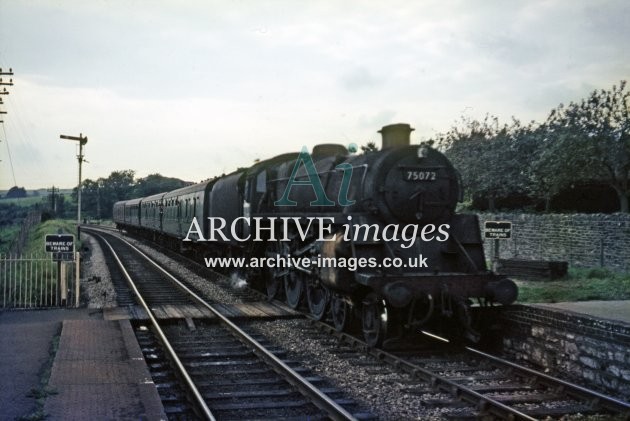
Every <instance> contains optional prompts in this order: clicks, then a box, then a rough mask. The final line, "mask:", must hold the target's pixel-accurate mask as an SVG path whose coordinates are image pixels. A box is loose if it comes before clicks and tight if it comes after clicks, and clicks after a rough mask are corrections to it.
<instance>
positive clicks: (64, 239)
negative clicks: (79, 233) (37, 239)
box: [45, 234, 74, 253]
mask: <svg viewBox="0 0 630 421" xmlns="http://www.w3.org/2000/svg"><path fill="white" fill-rule="evenodd" d="M45 245H46V253H73V252H74V235H72V234H46V239H45Z"/></svg>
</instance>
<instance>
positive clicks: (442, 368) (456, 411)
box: [184, 261, 630, 420]
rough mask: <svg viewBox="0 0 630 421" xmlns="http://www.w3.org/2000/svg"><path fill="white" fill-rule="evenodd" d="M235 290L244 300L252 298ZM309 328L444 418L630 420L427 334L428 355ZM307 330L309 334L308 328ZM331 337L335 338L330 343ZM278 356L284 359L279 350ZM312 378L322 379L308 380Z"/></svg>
mask: <svg viewBox="0 0 630 421" xmlns="http://www.w3.org/2000/svg"><path fill="white" fill-rule="evenodd" d="M191 264H192V265H195V264H196V263H194V262H192V263H191V262H190V261H189V262H188V263H187V266H190V265H191ZM204 269H205V268H204ZM225 285H228V283H225ZM238 291H239V294H241V295H243V294H244V295H246V296H248V297H249V298H248V299H251V296H252V294H253V295H255V294H256V292H243V291H242V290H238ZM295 322H296V323H300V321H295ZM310 329H311V330H312V331H313V332H312V333H311V334H312V335H314V336H317V335H320V334H322V333H323V334H324V335H323V336H322V340H321V342H322V347H329V348H330V352H332V353H335V354H336V355H340V356H341V357H342V358H344V359H347V360H362V362H361V363H360V364H362V365H370V364H373V367H375V368H373V370H375V372H378V370H379V369H378V368H377V367H379V366H381V365H383V364H384V365H386V366H387V367H389V369H390V370H391V371H393V372H400V373H406V374H407V375H408V376H409V378H410V380H409V381H407V382H406V383H407V384H406V387H405V389H404V392H405V393H409V394H411V395H414V396H417V399H419V400H420V401H421V403H422V405H423V406H424V407H435V408H449V411H448V412H445V413H444V414H443V417H444V418H454V419H478V418H480V417H482V418H483V417H489V418H493V417H494V418H499V419H523V420H532V419H544V418H546V417H552V418H557V417H561V416H564V415H570V414H582V415H584V414H617V415H618V416H619V417H620V419H624V418H625V419H628V418H630V404H629V403H628V402H624V401H621V400H619V399H614V398H611V397H608V396H605V395H602V394H600V393H598V392H596V391H592V390H589V389H587V388H584V387H581V386H578V385H574V384H571V383H568V382H565V381H563V380H560V379H557V378H553V377H550V376H548V375H546V374H544V373H541V372H539V371H535V370H532V369H529V368H526V367H523V366H520V365H517V364H514V363H512V362H510V361H507V360H503V359H500V358H498V357H496V356H493V355H489V354H486V353H483V352H481V351H479V350H476V349H473V348H462V347H455V346H452V345H450V344H446V343H445V342H443V341H444V340H443V339H441V338H437V337H435V336H433V335H430V334H428V335H426V337H427V338H429V337H432V338H433V339H431V340H432V341H435V342H434V343H433V345H432V346H431V347H430V348H431V350H430V351H413V350H411V351H409V350H399V351H392V352H385V351H383V350H379V349H371V348H368V347H367V346H366V344H365V343H364V342H363V341H361V340H359V339H357V338H355V337H353V336H350V335H347V334H345V333H339V332H336V331H335V330H334V328H332V327H331V326H330V325H328V324H326V323H321V322H317V321H311V322H310ZM305 330H309V326H308V324H306V325H305ZM331 337H332V338H335V339H334V340H333V341H330V338H331ZM259 339H260V341H264V340H265V339H264V338H263V337H261V338H259ZM184 342H185V341H184ZM276 352H278V355H281V356H284V355H283V353H282V351H276ZM366 356H370V357H371V358H372V362H367V363H366V362H365V358H366ZM311 380H312V381H313V382H318V381H319V380H320V379H318V378H316V377H312V378H311ZM279 393H280V392H279ZM605 416H606V415H605Z"/></svg>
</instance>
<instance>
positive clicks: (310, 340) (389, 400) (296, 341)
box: [82, 236, 602, 420]
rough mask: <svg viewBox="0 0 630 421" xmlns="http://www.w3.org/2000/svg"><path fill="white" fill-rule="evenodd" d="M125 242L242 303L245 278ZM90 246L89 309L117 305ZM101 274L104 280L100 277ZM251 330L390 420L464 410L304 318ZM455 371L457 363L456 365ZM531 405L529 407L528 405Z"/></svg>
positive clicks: (216, 295) (207, 291) (205, 291)
mask: <svg viewBox="0 0 630 421" xmlns="http://www.w3.org/2000/svg"><path fill="white" fill-rule="evenodd" d="M123 237H124V239H125V240H127V241H129V242H130V243H131V244H133V245H134V246H136V247H137V248H138V249H140V250H142V251H143V252H144V253H145V254H147V255H148V256H149V257H151V258H152V259H154V260H156V261H158V262H160V263H161V264H164V265H165V266H166V268H167V269H168V270H170V271H171V272H172V273H173V274H174V275H175V276H177V277H179V278H180V279H182V280H185V281H186V282H189V283H190V284H191V285H193V286H194V287H195V288H196V289H198V290H199V291H200V292H201V293H202V295H203V296H204V298H206V299H208V300H211V301H214V302H220V303H224V304H237V303H241V302H242V301H241V300H240V299H239V298H238V296H235V295H234V289H233V288H230V285H232V286H234V285H242V282H241V281H240V280H232V281H231V282H230V281H227V280H226V277H224V276H223V275H220V274H218V273H215V272H213V271H210V270H208V272H207V275H206V276H204V277H201V276H199V275H197V274H195V273H193V272H192V271H191V270H189V269H187V268H185V267H183V266H182V265H181V264H179V263H177V262H175V261H173V260H172V259H171V258H170V257H168V256H166V255H165V254H163V253H161V252H159V251H157V250H155V249H153V248H151V247H150V246H147V245H145V244H143V243H141V242H140V241H138V240H135V239H133V238H129V237H126V236H123ZM87 238H88V244H89V247H90V249H91V250H92V253H91V256H90V257H89V258H88V259H86V260H85V261H84V266H83V273H85V274H88V275H87V279H86V280H84V281H82V282H83V287H84V292H85V295H86V296H87V300H88V307H89V308H106V307H114V306H115V305H116V302H115V292H114V289H113V286H112V284H111V279H110V276H109V271H108V270H107V266H106V265H105V260H104V258H103V256H102V251H101V249H100V247H99V246H98V244H97V242H96V241H95V240H94V239H93V238H92V237H89V236H88V237H87ZM97 277H100V281H97V280H96V279H97ZM248 330H249V331H250V332H252V331H253V332H255V333H259V334H261V335H262V336H264V337H266V338H267V339H268V340H269V341H270V342H271V343H273V344H274V345H276V346H278V347H280V348H282V349H284V350H286V351H287V352H288V354H289V358H291V359H297V360H299V361H301V362H302V364H303V365H304V366H305V367H307V368H309V369H310V370H312V371H313V372H314V373H316V374H317V375H319V376H321V377H323V378H326V379H327V380H328V382H329V383H331V384H332V385H333V386H335V387H337V388H339V389H341V390H343V391H344V392H345V394H346V396H348V397H350V398H353V399H355V400H356V401H357V402H358V403H360V405H361V406H363V407H364V408H366V409H367V410H368V411H370V412H372V413H373V414H374V415H376V416H378V417H379V418H380V419H385V420H393V419H396V420H442V419H445V416H446V415H451V416H453V415H456V414H457V413H458V412H459V411H461V410H462V409H457V408H448V407H446V408H439V407H437V408H436V407H432V406H431V407H429V406H426V405H425V404H423V402H422V401H423V400H429V399H447V400H449V399H451V397H450V396H449V395H444V394H440V393H428V394H418V393H411V391H410V389H414V388H416V389H421V390H422V389H427V390H428V389H430V388H429V386H428V385H427V384H422V383H419V381H418V380H415V379H412V378H411V377H410V376H409V375H407V374H405V373H402V372H395V371H394V369H393V368H390V367H388V366H387V365H385V364H382V363H379V362H377V361H376V360H375V359H374V358H373V357H371V356H367V355H362V356H359V357H357V356H356V355H348V354H344V353H336V351H337V350H338V349H339V348H338V347H337V346H336V345H335V344H334V343H332V344H331V339H332V338H331V337H326V336H325V335H323V334H320V335H317V334H314V333H313V328H312V327H311V326H310V322H308V321H306V320H303V319H290V320H274V321H268V322H255V323H251V324H250V326H249V327H248ZM453 368H454V369H455V371H456V370H457V368H456V367H453ZM523 407H524V408H525V407H527V405H523ZM564 419H579V420H600V419H602V418H600V417H599V416H588V417H584V416H583V415H580V414H577V415H572V416H569V417H565V418H564Z"/></svg>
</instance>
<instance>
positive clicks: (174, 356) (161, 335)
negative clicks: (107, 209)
mask: <svg viewBox="0 0 630 421" xmlns="http://www.w3.org/2000/svg"><path fill="white" fill-rule="evenodd" d="M97 235H98V234H97ZM99 237H101V239H102V240H103V241H104V242H105V244H107V247H109V249H110V251H111V253H112V255H113V256H114V259H116V262H117V263H118V266H119V267H120V270H121V271H122V273H123V274H124V275H125V278H127V282H128V283H129V286H130V287H131V289H132V290H133V292H134V294H135V295H136V297H137V298H138V301H140V305H141V306H142V308H144V311H145V312H146V313H147V315H148V316H149V319H150V320H151V324H152V325H153V328H154V329H155V333H156V334H157V336H158V337H159V338H160V340H161V341H162V343H163V345H164V348H165V349H166V351H167V352H168V354H169V356H170V357H171V359H172V361H173V362H174V363H175V365H176V367H177V370H178V371H179V373H180V375H181V376H182V378H183V379H184V382H185V383H186V387H188V389H189V390H190V392H191V393H192V395H193V397H194V399H195V403H196V404H197V405H198V406H199V409H200V410H201V412H202V414H203V416H204V417H205V418H206V419H207V420H210V421H216V418H215V417H214V415H212V411H210V408H208V405H207V404H206V401H205V399H204V398H203V396H202V395H201V393H200V392H199V389H197V386H196V385H195V383H194V382H193V380H192V378H191V377H190V375H189V374H188V372H187V371H186V368H185V367H184V365H183V364H182V362H181V360H180V359H179V357H178V356H177V353H176V352H175V350H174V349H173V347H172V346H171V344H170V342H169V341H168V339H167V338H166V335H165V334H164V332H163V331H162V329H161V328H160V325H159V323H158V321H157V319H156V318H155V317H154V316H153V312H152V311H151V309H150V308H149V306H148V305H147V303H146V302H145V301H144V299H143V298H142V295H141V294H140V291H138V288H137V287H136V285H135V283H134V282H133V280H132V279H131V276H129V273H128V272H127V269H125V266H124V265H123V263H122V262H121V261H120V259H119V258H118V255H117V254H116V252H115V251H114V248H113V247H112V246H111V244H109V242H108V241H107V240H106V239H105V238H103V237H102V236H100V235H99ZM127 244H128V243H127ZM132 247H133V246H132ZM134 248H135V247H134Z"/></svg>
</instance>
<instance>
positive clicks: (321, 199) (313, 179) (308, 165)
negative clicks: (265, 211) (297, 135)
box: [273, 146, 356, 206]
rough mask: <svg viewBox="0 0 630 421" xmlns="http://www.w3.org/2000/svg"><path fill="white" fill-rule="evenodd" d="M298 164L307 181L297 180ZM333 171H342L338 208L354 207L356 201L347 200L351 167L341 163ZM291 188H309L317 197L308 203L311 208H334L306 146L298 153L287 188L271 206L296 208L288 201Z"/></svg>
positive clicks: (293, 203) (295, 204)
mask: <svg viewBox="0 0 630 421" xmlns="http://www.w3.org/2000/svg"><path fill="white" fill-rule="evenodd" d="M300 164H303V165H304V168H305V169H306V175H307V176H308V180H297V173H298V170H299V168H300ZM335 169H336V170H340V171H343V178H342V180H341V186H340V187H339V194H338V197H337V200H338V203H339V206H350V205H354V204H355V203H356V200H348V189H349V188H350V179H351V178H352V165H350V164H349V163H347V162H343V163H341V164H339V165H337V166H336V167H335ZM293 186H311V187H312V188H313V191H314V192H315V196H317V200H313V201H312V202H311V203H310V205H311V206H335V202H333V201H332V200H330V199H329V198H328V196H326V192H325V191H324V186H323V185H322V180H321V179H320V178H319V174H318V173H317V169H316V168H315V164H314V163H313V158H311V155H310V154H309V153H308V150H307V149H306V146H304V147H302V151H301V152H300V155H299V156H298V159H297V161H295V166H294V167H293V171H291V176H290V177H289V181H288V182H287V187H286V188H285V189H284V193H283V194H282V197H281V198H280V200H276V201H275V202H274V203H273V204H274V205H275V206H297V202H296V201H294V200H291V199H289V194H290V193H291V189H292V188H293Z"/></svg>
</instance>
